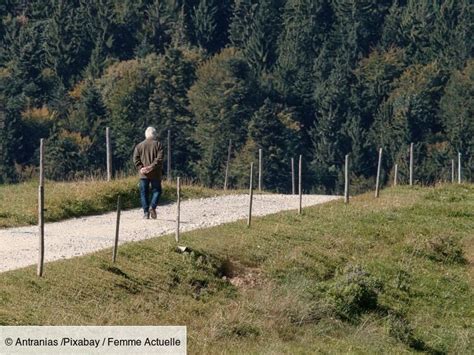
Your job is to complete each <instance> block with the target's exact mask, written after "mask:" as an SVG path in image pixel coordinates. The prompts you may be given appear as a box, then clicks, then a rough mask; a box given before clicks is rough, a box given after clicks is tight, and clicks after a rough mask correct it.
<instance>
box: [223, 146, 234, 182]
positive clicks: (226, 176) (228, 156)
mask: <svg viewBox="0 0 474 355" xmlns="http://www.w3.org/2000/svg"><path fill="white" fill-rule="evenodd" d="M231 152H232V139H229V148H228V150H227V164H226V166H225V178H224V191H225V190H227V181H228V178H229V165H230V155H231Z"/></svg>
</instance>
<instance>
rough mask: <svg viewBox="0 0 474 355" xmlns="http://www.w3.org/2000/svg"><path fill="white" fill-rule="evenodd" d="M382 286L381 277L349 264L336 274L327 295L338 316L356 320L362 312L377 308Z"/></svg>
mask: <svg viewBox="0 0 474 355" xmlns="http://www.w3.org/2000/svg"><path fill="white" fill-rule="evenodd" d="M382 286H383V285H382V282H381V281H380V280H379V279H377V278H375V277H373V276H371V275H370V274H369V273H368V272H367V271H365V270H364V269H363V268H362V267H360V266H352V265H349V266H347V267H346V268H345V269H344V270H343V272H342V273H341V274H339V275H338V276H336V278H335V279H334V281H333V283H332V284H331V285H330V287H329V289H328V291H327V295H328V297H329V301H330V303H332V305H333V307H334V311H335V313H336V315H337V316H338V317H340V318H341V319H344V320H354V319H357V318H358V317H359V316H360V315H361V314H362V313H364V312H367V311H370V310H374V309H376V308H377V306H378V302H377V298H378V294H379V293H380V291H382V288H383V287H382Z"/></svg>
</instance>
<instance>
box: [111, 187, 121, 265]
mask: <svg viewBox="0 0 474 355" xmlns="http://www.w3.org/2000/svg"><path fill="white" fill-rule="evenodd" d="M121 210H122V198H121V196H120V195H119V196H118V197H117V220H116V222H115V241H114V250H113V252H112V262H113V263H115V261H116V260H117V253H118V242H119V234H120V212H121Z"/></svg>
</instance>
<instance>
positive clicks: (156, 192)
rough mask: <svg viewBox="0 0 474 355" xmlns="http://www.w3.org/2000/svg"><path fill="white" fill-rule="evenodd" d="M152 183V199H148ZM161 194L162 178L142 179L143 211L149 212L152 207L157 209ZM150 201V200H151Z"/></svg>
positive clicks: (141, 196)
mask: <svg viewBox="0 0 474 355" xmlns="http://www.w3.org/2000/svg"><path fill="white" fill-rule="evenodd" d="M150 184H151V201H150V200H149V199H148V194H149V192H150ZM160 195H161V180H156V179H152V180H149V179H140V200H141V202H142V207H143V211H144V212H145V213H148V211H149V209H150V207H151V208H153V209H155V208H156V206H158V200H159V199H160ZM149 201H150V202H149Z"/></svg>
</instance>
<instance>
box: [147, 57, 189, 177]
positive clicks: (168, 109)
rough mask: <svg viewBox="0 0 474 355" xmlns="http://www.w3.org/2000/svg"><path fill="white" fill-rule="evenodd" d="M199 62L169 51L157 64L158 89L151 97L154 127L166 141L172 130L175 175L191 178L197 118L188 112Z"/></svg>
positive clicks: (151, 114) (156, 81)
mask: <svg viewBox="0 0 474 355" xmlns="http://www.w3.org/2000/svg"><path fill="white" fill-rule="evenodd" d="M196 64H197V63H196V62H195V61H192V60H191V59H189V58H187V57H186V53H184V52H183V51H182V50H180V49H174V48H170V49H168V50H167V52H166V53H165V55H164V56H163V58H162V59H161V60H160V62H159V64H158V67H159V69H158V72H157V76H156V79H155V89H154V91H153V95H152V96H151V98H150V116H151V124H153V125H154V126H155V127H156V129H157V130H158V134H159V136H160V137H162V139H163V140H164V139H165V137H167V130H170V131H171V142H172V167H173V170H174V174H176V173H179V174H180V175H181V176H190V175H191V171H192V166H191V165H192V162H193V161H195V159H196V149H197V148H196V145H195V143H194V142H193V140H192V134H193V130H194V129H193V127H194V123H195V122H194V119H193V117H192V115H191V113H190V112H189V100H188V97H187V92H188V90H189V88H190V87H191V85H192V84H193V82H194V80H195V77H196V74H195V71H196Z"/></svg>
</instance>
